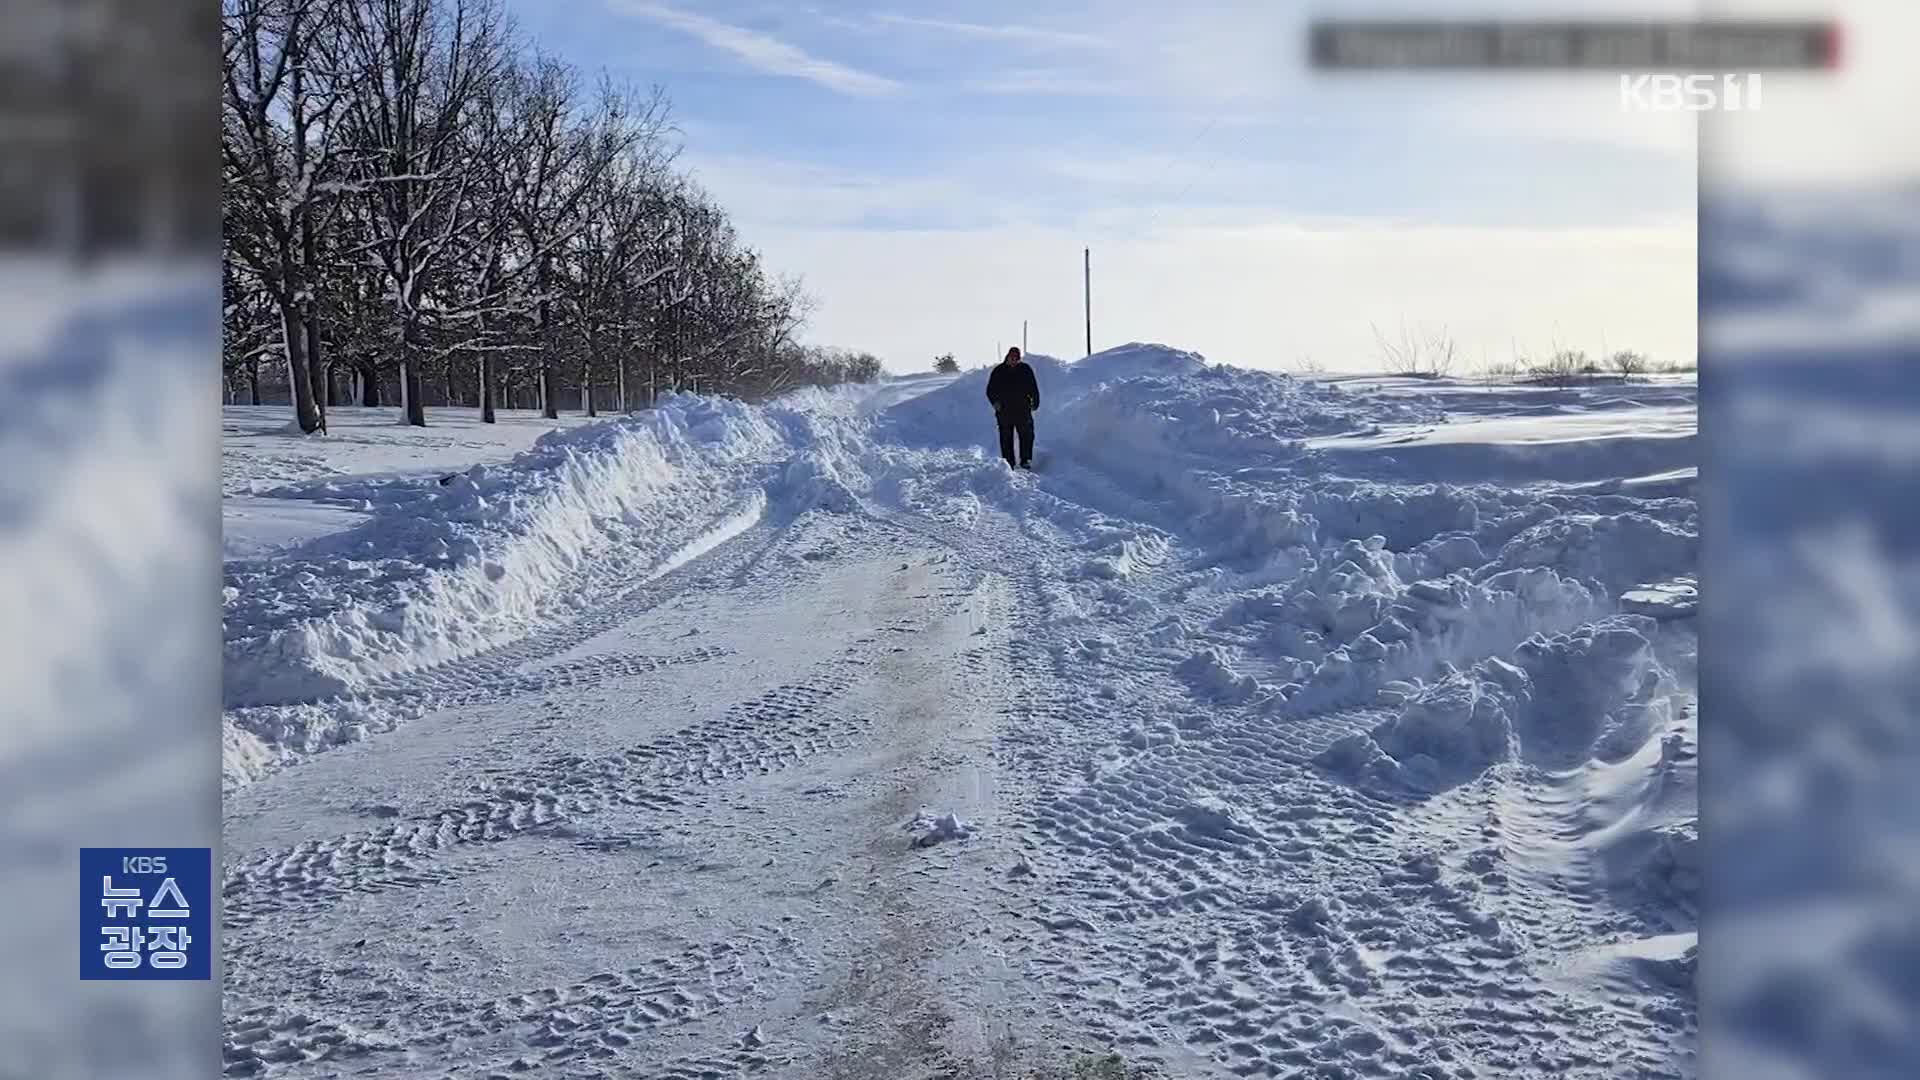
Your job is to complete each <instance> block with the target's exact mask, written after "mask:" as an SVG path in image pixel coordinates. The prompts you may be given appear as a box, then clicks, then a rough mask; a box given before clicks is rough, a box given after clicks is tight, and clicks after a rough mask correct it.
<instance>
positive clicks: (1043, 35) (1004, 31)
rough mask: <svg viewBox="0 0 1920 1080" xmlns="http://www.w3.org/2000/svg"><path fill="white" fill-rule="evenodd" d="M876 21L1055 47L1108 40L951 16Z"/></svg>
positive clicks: (1096, 46) (1078, 46)
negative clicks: (975, 21) (958, 18)
mask: <svg viewBox="0 0 1920 1080" xmlns="http://www.w3.org/2000/svg"><path fill="white" fill-rule="evenodd" d="M873 20H874V22H876V23H881V24H885V25H888V26H898V27H906V28H910V29H918V30H932V31H937V32H939V33H943V34H953V35H956V36H959V37H970V38H979V39H982V40H987V41H1006V42H1018V43H1020V44H1025V45H1037V46H1053V47H1063V48H1071V49H1104V48H1106V47H1107V46H1108V44H1109V43H1108V42H1107V41H1106V40H1105V39H1104V38H1099V37H1096V36H1094V35H1092V34H1082V33H1077V32H1074V31H1070V30H1048V29H1043V28H1040V27H1033V26H1016V25H1012V24H1007V23H998V24H987V23H970V22H957V21H952V20H948V19H927V18H921V17H919V16H915V15H896V14H879V15H875V16H873Z"/></svg>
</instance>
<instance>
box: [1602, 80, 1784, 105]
mask: <svg viewBox="0 0 1920 1080" xmlns="http://www.w3.org/2000/svg"><path fill="white" fill-rule="evenodd" d="M1759 107H1760V75H1759V73H1758V72H1755V73H1753V74H1750V75H1672V74H1663V75H1622V76H1620V110H1621V111H1622V112H1713V111H1716V110H1718V111H1720V112H1740V111H1742V110H1745V111H1748V112H1751V111H1753V110H1755V109H1758V108H1759Z"/></svg>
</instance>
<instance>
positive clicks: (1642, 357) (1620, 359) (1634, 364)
mask: <svg viewBox="0 0 1920 1080" xmlns="http://www.w3.org/2000/svg"><path fill="white" fill-rule="evenodd" d="M1607 363H1609V364H1611V365H1612V366H1613V370H1615V371H1617V372H1619V373H1620V375H1621V377H1622V378H1627V379H1631V378H1633V377H1634V376H1636V375H1645V374H1646V373H1647V354H1646V353H1642V352H1635V351H1633V350H1632V349H1621V350H1619V351H1618V352H1616V353H1614V354H1613V355H1612V356H1609V357H1607Z"/></svg>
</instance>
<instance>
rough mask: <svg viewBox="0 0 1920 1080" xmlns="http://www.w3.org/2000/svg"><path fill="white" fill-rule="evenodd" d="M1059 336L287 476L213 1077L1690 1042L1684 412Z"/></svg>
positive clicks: (230, 730) (1631, 1068)
mask: <svg viewBox="0 0 1920 1080" xmlns="http://www.w3.org/2000/svg"><path fill="white" fill-rule="evenodd" d="M1036 365H1037V366H1038V368H1039V375H1040V379H1041V382H1042V386H1043V388H1044V391H1045V393H1046V396H1047V400H1046V407H1045V408H1044V409H1043V410H1042V412H1041V413H1040V415H1039V418H1038V429H1039V446H1040V461H1041V470H1040V471H1039V472H1038V473H1036V474H1033V475H1009V474H1008V473H1007V471H1006V469H1005V467H1004V466H1003V465H1002V464H1001V463H1000V462H999V461H998V460H997V458H994V457H992V456H990V454H989V453H987V452H983V449H982V445H981V444H982V443H983V442H985V441H987V440H988V439H990V437H991V422H990V421H991V417H990V415H988V414H986V410H985V405H984V402H983V401H982V400H981V382H982V380H983V379H984V373H983V372H973V373H969V374H967V375H964V376H961V377H959V378H957V379H936V378H920V379H904V380H896V381H892V382H888V383H885V384H882V385H881V386H879V387H875V388H865V389H861V390H857V391H845V392H838V393H833V394H826V393H809V394H804V395H800V396H797V397H794V398H791V399H788V400H785V401H783V402H781V403H778V404H776V405H772V406H767V407H750V406H745V405H739V404H736V403H727V402H712V401H702V400H696V399H673V400H669V401H668V402H666V403H664V404H663V406H662V407H661V408H660V409H658V410H656V411H655V412H653V413H651V414H647V415H645V416H639V417H634V418H632V419H627V420H620V421H616V422H613V423H608V424H601V425H594V426H587V427H580V428H577V429H575V430H569V431H562V432H556V433H555V434H553V435H550V436H546V437H543V438H542V439H540V440H539V441H538V442H537V443H535V444H534V445H533V446H531V447H530V448H529V449H528V451H527V452H526V453H525V454H523V455H521V456H519V457H517V458H515V459H514V460H512V461H511V462H506V463H498V462H496V463H494V464H479V465H475V466H474V467H472V468H468V469H463V470H462V471H461V473H460V474H459V476H460V479H459V481H458V482H457V483H453V484H448V485H442V484H440V483H438V481H437V480H435V479H428V478H423V477H420V476H408V475H387V476H384V477H359V478H355V477H353V476H351V475H336V476H330V477H329V478H327V479H325V480H323V481H321V483H323V484H324V485H325V487H324V489H322V488H311V487H308V488H302V487H300V486H298V485H294V486H287V487H282V488H280V489H278V490H277V491H276V493H275V495H274V496H273V497H272V500H281V501H285V502H287V503H289V504H290V505H292V504H297V503H299V502H301V501H302V500H306V501H310V502H315V501H317V502H319V503H320V504H322V505H331V504H332V503H333V502H341V501H346V500H358V503H359V504H361V509H359V510H357V511H356V513H357V514H359V515H360V519H359V520H357V521H356V522H354V523H351V524H348V525H346V526H345V527H344V528H341V529H339V530H336V531H331V532H328V533H326V534H324V535H319V536H316V537H315V538H313V539H311V540H309V541H306V542H295V543H292V544H291V546H284V547H280V548H277V549H273V550H271V551H270V552H269V553H266V554H257V555H242V556H240V557H236V558H232V559H231V560H230V561H229V562H228V564H227V586H228V589H227V599H226V612H227V627H226V634H227V657H228V676H227V684H226V695H227V706H228V709H227V714H226V717H225V719H224V722H223V723H224V727H225V733H226V739H227V749H228V759H227V763H228V780H229V785H230V789H229V792H228V797H227V801H226V850H225V859H226V869H225V908H224V924H223V925H224V954H225V962H226V972H225V978H226V982H225V995H226V1020H227V1032H226V1039H227V1049H226V1057H227V1071H228V1073H229V1074H230V1075H257V1076H273V1077H347V1076H369V1077H371V1076H421V1077H426V1076H436V1077H437V1076H448V1075H455V1076H476V1077H482V1076H495V1075H498V1076H517V1075H528V1076H556V1077H558V1076H567V1077H572V1076H582V1077H586V1076H594V1077H599V1076H604V1077H615V1076H648V1077H733V1076H749V1075H764V1076H773V1077H807V1078H814V1077H871V1078H895V1077H934V1076H940V1077H974V1076H979V1077H987V1076H1020V1077H1024V1076H1027V1075H1029V1073H1028V1072H1026V1071H1022V1070H1026V1069H1031V1068H1033V1067H1036V1066H1039V1065H1043V1064H1051V1065H1058V1064H1060V1063H1062V1062H1064V1061H1067V1060H1068V1057H1067V1056H1066V1055H1067V1054H1068V1053H1069V1052H1070V1050H1081V1051H1100V1052H1105V1051H1107V1050H1117V1051H1118V1052H1120V1053H1121V1054H1122V1055H1123V1056H1124V1057H1126V1058H1127V1059H1128V1060H1129V1061H1131V1062H1135V1063H1138V1064H1142V1065H1154V1066H1157V1067H1158V1068H1159V1069H1160V1070H1161V1071H1162V1072H1163V1073H1165V1074H1168V1075H1178V1076H1223V1077H1225V1076H1294V1075H1329V1076H1331V1075H1349V1076H1366V1075H1394V1076H1414V1077H1427V1078H1440V1077H1470V1076H1471V1077H1515V1076H1553V1077H1564V1078H1589V1077H1591V1078H1601V1077H1607V1078H1611V1077H1618V1076H1647V1077H1691V1076H1693V1075H1694V1073H1695V1065H1694V1052H1695V1051H1694V1028H1695V1019H1694V1018H1695V1005H1694V994H1693V990H1692V981H1693V966H1694V956H1695V934H1694V931H1695V923H1694V917H1695V916H1694V912H1695V898H1696V893H1697V888H1698V873H1697V867H1696V864H1695V837H1696V834H1697V825H1696V818H1697V810H1696V805H1695V795H1694V763H1695V745H1696V735H1695V732H1696V724H1695V712H1694V707H1693V701H1694V686H1695V677H1694V666H1693V665H1694V639H1693V630H1692V623H1693V597H1694V595H1695V593H1694V590H1693V589H1692V588H1691V585H1692V575H1693V574H1694V572H1695V569H1696V562H1697V557H1698V550H1697V549H1698V537H1697V521H1696V509H1695V500H1694V483H1693V476H1692V472H1691V467H1692V452H1693V438H1692V435H1691V431H1690V424H1687V423H1685V422H1683V415H1684V414H1687V413H1690V410H1691V407H1692V406H1691V402H1692V388H1691V386H1675V385H1671V384H1661V385H1660V386H1658V387H1654V388H1649V387H1642V388H1641V389H1642V390H1643V391H1644V392H1646V393H1648V394H1650V395H1652V397H1650V398H1649V399H1647V400H1638V401H1631V402H1622V401H1621V399H1620V397H1619V395H1618V394H1617V393H1615V392H1614V389H1613V388H1595V389H1594V390H1593V392H1592V393H1590V394H1583V393H1581V392H1580V391H1577V390H1576V391H1567V392H1564V393H1560V394H1556V395H1553V396H1550V397H1544V398H1543V397H1537V396H1528V395H1526V394H1522V393H1520V392H1517V391H1516V392H1514V393H1511V394H1495V395H1487V394H1482V393H1477V392H1473V393H1470V392H1468V390H1467V389H1466V388H1451V389H1450V388H1448V387H1445V386H1432V387H1427V388H1425V389H1418V388H1372V387H1352V388H1341V387H1337V386H1332V385H1325V384H1316V383H1310V382H1300V381H1295V380H1293V379H1289V378H1286V377H1283V376H1276V375H1270V374H1264V373H1256V372H1246V371H1237V370H1234V369H1230V368H1223V367H1219V366H1215V365H1207V364H1204V363H1202V362H1201V361H1200V360H1199V359H1198V358H1196V357H1193V356H1191V355H1189V354H1185V353H1179V352H1175V351H1173V350H1168V349H1163V348H1158V347H1146V346H1130V347H1126V348H1122V349H1116V350H1110V351H1109V352H1106V353H1102V354H1098V355H1096V356H1094V357H1092V358H1089V359H1088V360H1084V361H1080V362H1078V363H1074V364H1060V363H1056V362H1053V361H1050V360H1046V359H1044V358H1040V359H1037V361H1036ZM1456 390H1457V392H1456ZM1503 409H1510V410H1511V412H1510V413H1509V415H1510V416H1511V417H1514V418H1516V419H1513V420H1512V421H1511V423H1512V424H1513V425H1517V427H1509V428H1502V427H1501V426H1500V425H1501V423H1502V421H1501V416H1502V410H1503ZM1597 413H1604V414H1606V415H1607V416H1609V417H1610V418H1611V419H1610V421H1609V422H1608V424H1607V425H1606V426H1605V428H1604V430H1596V429H1595V427H1594V425H1593V420H1592V417H1593V416H1594V415H1595V414H1597ZM1640 414H1644V415H1643V417H1642V418H1643V419H1644V421H1645V422H1644V424H1638V423H1636V421H1635V416H1636V415H1640ZM1519 417H1524V418H1525V419H1524V422H1521V421H1520V420H1519V419H1517V418H1519ZM1556 424H1560V425H1562V426H1560V427H1559V429H1558V430H1559V432H1560V433H1559V434H1557V435H1553V436H1551V437H1547V436H1544V435H1543V433H1544V432H1547V431H1550V430H1553V429H1554V427H1555V425H1556ZM1455 425H1479V426H1480V428H1481V431H1482V435H1481V437H1478V438H1467V439H1453V440H1448V439H1435V438H1431V437H1428V436H1420V435H1418V434H1417V433H1420V432H1428V433H1434V432H1447V431H1448V430H1449V429H1450V428H1453V427H1454V426H1455ZM1514 431H1519V432H1520V437H1508V436H1510V435H1512V434H1513V432H1514ZM1636 431H1637V432H1639V434H1635V432H1636ZM1410 434H1412V435H1413V437H1412V439H1411V441H1409V439H1408V436H1409V435H1410ZM1623 439H1624V440H1626V443H1627V444H1630V445H1629V446H1627V447H1625V448H1623V445H1622V440H1623ZM1656 443H1657V445H1653V444H1656ZM1642 444H1646V445H1642ZM1409 447H1415V448H1416V449H1417V448H1419V447H1426V448H1427V449H1426V450H1425V451H1422V452H1413V453H1409V452H1408V450H1409ZM1463 447H1465V448H1475V449H1466V450H1463V449H1462V448H1463ZM1623 449H1624V452H1623ZM227 452H228V455H229V469H230V470H242V471H244V469H246V468H247V467H248V466H247V465H246V463H245V462H244V461H239V462H236V461H234V460H233V458H234V457H235V456H236V455H238V456H241V457H244V456H245V455H246V454H248V453H249V451H248V450H247V449H246V448H245V447H244V446H236V445H232V444H230V445H229V447H228V451H227ZM1529 455H1537V456H1538V460H1539V463H1540V466H1541V467H1540V468H1539V469H1536V470H1534V472H1533V473H1531V474H1530V473H1529V471H1528V469H1527V461H1528V456H1529ZM1475 469H1481V470H1483V471H1482V472H1481V473H1480V474H1479V475H1475V473H1474V470H1475ZM383 471H385V470H383ZM1627 481H1635V482H1632V483H1629V482H1627ZM272 500H262V501H272Z"/></svg>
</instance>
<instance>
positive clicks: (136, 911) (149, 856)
mask: <svg viewBox="0 0 1920 1080" xmlns="http://www.w3.org/2000/svg"><path fill="white" fill-rule="evenodd" d="M212 976H213V850H212V849H211V848H81V849H80V977H81V978H82V979H116V980H149V979H153V980H168V979H171V980H189V979H210V978H212Z"/></svg>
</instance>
